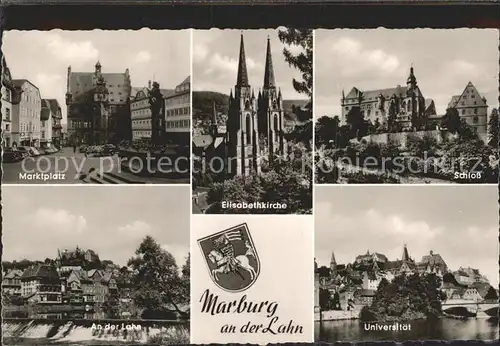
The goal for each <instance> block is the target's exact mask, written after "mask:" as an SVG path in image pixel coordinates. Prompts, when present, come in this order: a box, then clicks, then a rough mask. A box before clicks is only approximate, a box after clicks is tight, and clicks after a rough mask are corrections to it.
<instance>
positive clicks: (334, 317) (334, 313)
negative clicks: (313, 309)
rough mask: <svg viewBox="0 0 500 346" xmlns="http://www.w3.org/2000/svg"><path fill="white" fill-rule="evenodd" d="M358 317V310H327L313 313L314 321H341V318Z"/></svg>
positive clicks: (350, 318) (352, 318)
mask: <svg viewBox="0 0 500 346" xmlns="http://www.w3.org/2000/svg"><path fill="white" fill-rule="evenodd" d="M358 318H359V310H350V311H344V310H329V311H322V312H321V316H320V313H319V312H317V313H315V314H314V321H315V322H321V321H342V320H357V319H358Z"/></svg>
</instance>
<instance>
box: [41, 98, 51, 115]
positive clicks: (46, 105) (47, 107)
mask: <svg viewBox="0 0 500 346" xmlns="http://www.w3.org/2000/svg"><path fill="white" fill-rule="evenodd" d="M50 113H51V109H50V103H49V102H48V101H47V100H46V99H42V109H41V111H40V120H49V119H50Z"/></svg>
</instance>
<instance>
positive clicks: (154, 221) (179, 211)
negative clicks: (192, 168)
mask: <svg viewBox="0 0 500 346" xmlns="http://www.w3.org/2000/svg"><path fill="white" fill-rule="evenodd" d="M190 193H191V190H190V188H189V187H188V186H163V187H160V186H141V187H136V186H130V187H128V186H127V187H119V188H114V187H107V188H106V187H95V186H27V187H24V186H5V187H4V188H3V189H2V204H3V210H2V215H3V225H2V226H3V227H2V242H3V256H2V259H3V260H7V261H13V260H22V259H24V258H26V259H29V260H41V261H43V260H45V258H47V257H49V258H55V257H56V256H57V250H58V249H61V250H64V249H68V250H71V249H75V247H76V246H77V245H78V246H79V247H80V248H81V249H85V250H86V249H92V250H94V251H96V252H97V253H98V254H99V257H100V259H101V260H104V259H107V260H112V261H113V262H114V263H116V264H119V265H121V266H124V265H126V262H127V260H128V259H129V258H131V257H132V256H134V252H135V250H136V249H137V247H138V246H139V244H140V243H141V241H142V239H144V237H145V236H147V235H150V236H152V237H153V238H154V239H155V240H156V241H157V242H158V243H159V244H160V245H161V246H162V247H163V248H164V249H166V250H167V251H169V252H170V253H171V254H172V255H173V256H174V257H175V259H176V262H177V265H178V266H179V267H181V266H182V265H183V264H184V263H185V262H186V260H185V259H186V256H187V255H188V253H189V248H190V246H189V217H190ZM181 202H182V203H181Z"/></svg>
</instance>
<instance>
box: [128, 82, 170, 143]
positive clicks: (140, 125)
mask: <svg viewBox="0 0 500 346" xmlns="http://www.w3.org/2000/svg"><path fill="white" fill-rule="evenodd" d="M133 89H136V88H133ZM173 93H174V91H173V90H168V89H160V84H159V83H157V82H154V83H152V84H151V81H149V83H148V86H147V87H145V88H140V89H139V90H137V91H136V93H135V95H134V96H133V97H131V99H130V117H131V124H132V140H134V141H137V140H146V141H151V140H152V139H153V137H156V138H157V139H158V140H157V142H162V141H163V140H164V139H165V127H166V125H165V115H164V114H165V112H166V111H165V103H164V98H166V97H169V96H171V95H172V94H173Z"/></svg>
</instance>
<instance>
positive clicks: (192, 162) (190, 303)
mask: <svg viewBox="0 0 500 346" xmlns="http://www.w3.org/2000/svg"><path fill="white" fill-rule="evenodd" d="M189 32H190V34H189V42H190V44H189V53H190V54H189V61H190V67H189V76H190V77H189V78H190V86H189V114H190V119H189V125H190V126H189V132H190V133H189V166H190V167H189V168H190V177H189V183H190V184H189V310H190V311H189V343H190V344H192V343H193V342H192V340H193V328H191V317H192V316H193V285H192V279H191V278H192V275H191V273H192V272H193V270H192V269H193V262H192V260H191V257H192V256H193V244H192V241H191V237H192V233H193V232H191V225H192V224H193V223H192V217H193V167H194V161H193V129H194V128H193V81H194V78H193V49H194V48H193V46H194V43H193V41H194V29H189Z"/></svg>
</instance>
